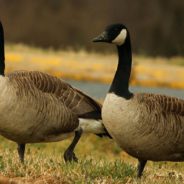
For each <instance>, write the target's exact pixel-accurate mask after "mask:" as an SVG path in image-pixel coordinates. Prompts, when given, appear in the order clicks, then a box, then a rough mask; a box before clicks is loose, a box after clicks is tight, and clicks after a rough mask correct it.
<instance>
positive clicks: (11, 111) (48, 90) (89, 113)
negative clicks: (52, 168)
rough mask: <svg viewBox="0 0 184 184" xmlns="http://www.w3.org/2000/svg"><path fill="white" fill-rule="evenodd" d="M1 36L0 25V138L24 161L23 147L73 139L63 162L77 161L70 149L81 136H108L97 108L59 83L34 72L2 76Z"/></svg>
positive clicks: (88, 100)
mask: <svg viewBox="0 0 184 184" xmlns="http://www.w3.org/2000/svg"><path fill="white" fill-rule="evenodd" d="M4 60H5V57H4V32H3V26H2V24H1V22H0V99H1V100H0V134H1V135H2V136H4V137H6V138H8V139H10V140H12V141H15V142H17V144H18V153H19V157H20V160H21V161H22V162H23V161H24V151H25V144H26V143H38V142H54V141H61V140H64V139H66V138H67V137H70V136H73V135H74V139H73V141H72V143H71V145H70V146H69V147H68V149H67V150H66V151H65V153H64V159H65V161H72V160H74V161H77V158H76V156H75V154H74V148H75V146H76V144H77V142H78V141H79V139H80V137H81V134H82V132H88V133H90V132H91V133H94V134H97V135H99V136H103V135H107V136H108V135H109V134H108V133H107V131H106V129H105V128H104V126H103V124H102V122H101V105H100V104H99V103H98V102H96V101H95V100H93V99H92V98H91V97H89V96H88V95H86V94H84V93H83V92H81V91H79V90H78V89H75V88H73V87H72V86H71V85H69V84H68V83H66V82H64V81H63V80H61V79H59V78H56V77H53V76H50V75H48V74H45V73H42V72H37V71H17V72H14V73H10V74H9V75H7V76H4V69H5V62H4Z"/></svg>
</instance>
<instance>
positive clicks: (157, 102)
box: [93, 24, 184, 177]
mask: <svg viewBox="0 0 184 184" xmlns="http://www.w3.org/2000/svg"><path fill="white" fill-rule="evenodd" d="M93 41H94V42H107V43H114V44H115V45H116V46H117V50H118V57H119V61H118V66H117V70H116V73H115V76H114V79H113V82H112V84H111V87H110V89H109V92H108V94H107V96H106V98H105V101H104V104H103V107H102V120H103V123H104V125H105V127H106V128H107V131H108V132H109V133H110V135H111V136H112V137H113V138H114V139H115V141H116V142H117V143H118V144H119V145H120V147H121V148H122V149H123V150H125V151H126V152H127V153H128V154H130V155H131V156H133V157H135V158H137V159H138V172H137V175H138V177H140V176H141V175H142V172H143V170H144V166H145V164H146V162H147V160H152V161H184V100H182V99H178V98H174V97H169V96H165V95H158V94H146V93H138V94H133V93H131V92H130V91H129V78H130V73H131V64H132V52H131V43H130V34H129V31H128V29H127V28H126V27H125V26H124V25H122V24H114V25H110V26H108V27H107V28H106V29H105V31H104V32H103V33H102V34H100V35H99V36H98V37H96V38H94V39H93ZM112 122H113V123H112Z"/></svg>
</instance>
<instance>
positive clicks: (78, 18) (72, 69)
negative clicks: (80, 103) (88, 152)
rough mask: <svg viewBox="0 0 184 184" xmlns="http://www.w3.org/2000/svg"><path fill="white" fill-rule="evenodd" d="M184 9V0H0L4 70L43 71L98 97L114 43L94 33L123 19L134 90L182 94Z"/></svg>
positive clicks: (109, 73)
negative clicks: (99, 39) (130, 51)
mask: <svg viewBox="0 0 184 184" xmlns="http://www.w3.org/2000/svg"><path fill="white" fill-rule="evenodd" d="M183 10H184V1H183V0H177V1H176V0H162V1H160V0H154V1H146V0H140V1H135V0H116V1H115V2H114V1H111V0H101V1H97V0H93V1H91V0H77V1H75V0H70V1H68V0H37V1H29V0H16V1H15V0H11V2H10V1H7V0H0V19H1V21H2V22H3V25H4V31H5V41H6V71H7V73H8V72H11V71H14V70H22V69H24V70H41V71H43V72H47V73H50V74H52V75H55V76H58V77H62V78H64V79H66V80H70V81H69V82H71V83H72V84H73V85H76V86H77V87H79V88H80V89H82V90H84V91H85V92H87V93H89V94H90V95H92V96H93V97H96V98H100V99H102V100H103V99H104V97H105V94H106V92H107V91H108V88H109V84H110V83H111V81H112V78H113V75H114V72H115V70H116V66H117V55H116V49H115V47H114V46H112V45H108V44H106V45H105V44H95V43H92V38H93V37H95V36H96V35H98V34H99V33H101V32H102V31H103V30H104V28H105V27H106V26H107V25H109V24H112V23H124V24H125V25H126V26H127V27H128V29H129V31H130V34H131V41H132V47H133V54H134V56H133V64H134V66H133V69H132V77H131V86H133V90H135V91H136V92H137V91H146V92H157V93H164V94H165V93H166V94H169V95H172V96H178V97H181V98H182V97H183V88H184V67H183V65H184V57H183V56H184V34H183V31H184V12H183ZM78 81H80V82H78ZM84 81H85V82H84ZM92 83H93V85H94V86H93V87H91V85H92ZM98 85H100V87H99V86H98ZM171 88H172V89H171Z"/></svg>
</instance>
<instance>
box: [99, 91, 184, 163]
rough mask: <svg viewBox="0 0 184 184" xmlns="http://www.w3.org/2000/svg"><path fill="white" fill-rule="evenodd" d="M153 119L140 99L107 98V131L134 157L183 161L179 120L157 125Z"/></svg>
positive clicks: (104, 116)
mask: <svg viewBox="0 0 184 184" xmlns="http://www.w3.org/2000/svg"><path fill="white" fill-rule="evenodd" d="M151 116H152V114H149V113H148V112H146V110H145V108H144V107H143V106H141V105H140V104H138V103H137V101H136V100H134V99H131V100H126V99H123V98H121V97H118V96H116V95H115V94H108V95H107V97H106V99H105V101H104V104H103V108H102V119H103V123H104V125H105V127H106V129H107V130H108V132H109V133H110V134H111V136H112V137H113V139H114V140H115V141H116V142H117V144H118V145H119V146H120V147H121V148H122V149H123V150H124V151H126V152H127V153H129V154H130V155H132V156H134V157H136V158H140V159H145V160H154V161H183V160H184V144H183V142H184V127H181V126H180V130H177V128H176V127H174V126H173V124H176V123H177V122H175V119H173V120H170V122H169V118H170V119H172V118H171V117H167V118H168V119H165V120H164V119H162V120H160V121H162V122H156V119H154V118H152V117H151ZM159 123H160V124H159ZM183 123H184V119H183ZM159 125H160V126H159ZM179 131H180V133H179Z"/></svg>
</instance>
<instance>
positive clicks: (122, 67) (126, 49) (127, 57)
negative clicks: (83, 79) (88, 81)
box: [109, 35, 132, 99]
mask: <svg viewBox="0 0 184 184" xmlns="http://www.w3.org/2000/svg"><path fill="white" fill-rule="evenodd" d="M117 50H118V57H119V61H118V67H117V70H116V73H115V76H114V79H113V82H112V84H111V87H110V90H109V92H110V93H115V94H116V95H118V96H121V97H124V98H126V99H129V98H131V97H132V93H130V91H129V79H130V74H131V66H132V51H131V43H130V37H129V35H128V37H127V38H126V41H125V43H124V44H123V45H121V46H117Z"/></svg>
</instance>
